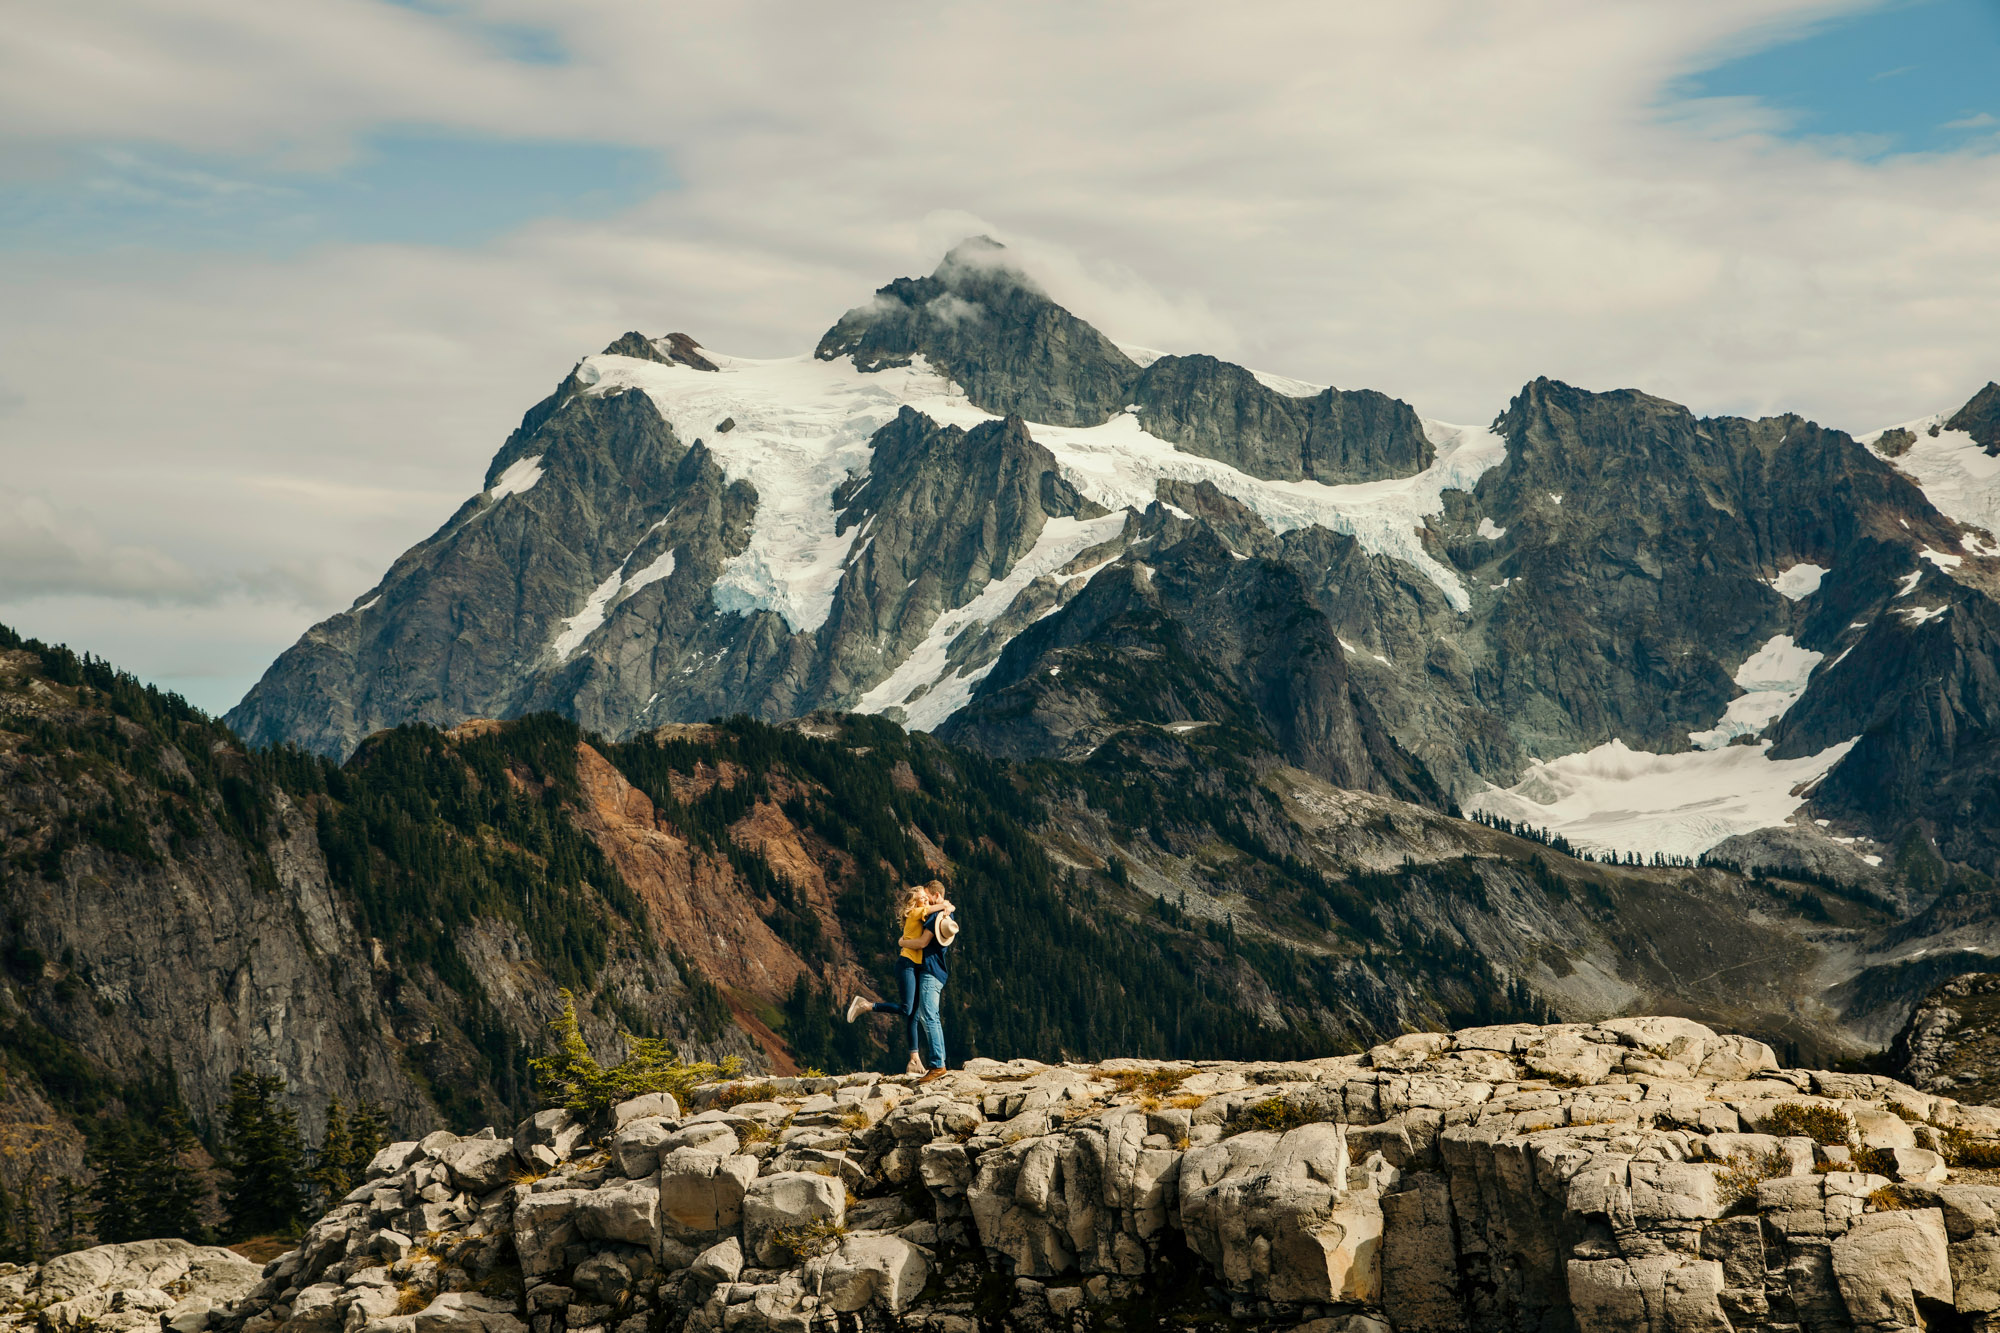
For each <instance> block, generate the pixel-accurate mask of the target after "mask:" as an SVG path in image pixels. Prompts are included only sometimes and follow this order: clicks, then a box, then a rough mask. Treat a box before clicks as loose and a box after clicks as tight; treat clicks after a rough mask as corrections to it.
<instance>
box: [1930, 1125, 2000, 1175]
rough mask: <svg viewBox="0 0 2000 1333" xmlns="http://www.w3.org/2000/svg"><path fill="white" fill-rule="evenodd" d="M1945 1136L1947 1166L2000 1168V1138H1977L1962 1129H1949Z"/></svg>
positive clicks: (1974, 1168) (1978, 1169)
mask: <svg viewBox="0 0 2000 1333" xmlns="http://www.w3.org/2000/svg"><path fill="white" fill-rule="evenodd" d="M1943 1138H1944V1160H1945V1164H1946V1165H1947V1166H1958V1167H1965V1168H1967V1169H1968V1170H1974V1171H1980V1170H1987V1171H1991V1170H2000V1140H1994V1139H1975V1138H1974V1137H1972V1135H1970V1134H1968V1133H1966V1132H1965V1131H1964V1130H1962V1129H1947V1130H1946V1131H1944V1135H1943Z"/></svg>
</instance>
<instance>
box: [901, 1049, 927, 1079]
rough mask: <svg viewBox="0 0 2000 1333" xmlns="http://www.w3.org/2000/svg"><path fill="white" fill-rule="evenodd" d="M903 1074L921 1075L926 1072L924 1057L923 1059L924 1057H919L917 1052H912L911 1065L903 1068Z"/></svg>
mask: <svg viewBox="0 0 2000 1333" xmlns="http://www.w3.org/2000/svg"><path fill="white" fill-rule="evenodd" d="M903 1072H904V1073H905V1074H921V1073H923V1072H924V1057H923V1056H921V1055H918V1054H917V1053H916V1052H915V1051H911V1052H910V1063H909V1064H907V1065H905V1066H903Z"/></svg>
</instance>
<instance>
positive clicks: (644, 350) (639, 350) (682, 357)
mask: <svg viewBox="0 0 2000 1333" xmlns="http://www.w3.org/2000/svg"><path fill="white" fill-rule="evenodd" d="M603 355H605V356H631V357H637V358H638V359H639V360H641V361H657V362H659V363H660V364H661V365H663V366H686V367H687V368H688V369H690V370H717V369H720V367H718V366H717V365H716V364H715V363H714V362H713V361H711V360H709V359H708V358H707V357H705V356H703V355H702V354H701V344H700V343H698V342H696V341H695V340H694V339H693V338H690V337H689V336H688V335H687V334H685V333H669V334H668V335H667V336H666V337H664V338H648V337H647V336H646V335H645V334H643V333H637V332H633V333H627V334H625V335H624V336H623V337H621V338H618V339H616V340H614V341H613V342H612V344H611V345H610V346H609V347H606V348H605V349H604V352H603Z"/></svg>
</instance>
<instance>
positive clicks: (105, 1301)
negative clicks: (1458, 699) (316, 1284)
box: [0, 1240, 259, 1333]
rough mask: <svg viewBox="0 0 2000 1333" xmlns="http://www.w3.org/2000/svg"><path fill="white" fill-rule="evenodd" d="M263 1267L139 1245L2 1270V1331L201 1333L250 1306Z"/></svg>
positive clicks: (202, 1250) (211, 1249)
mask: <svg viewBox="0 0 2000 1333" xmlns="http://www.w3.org/2000/svg"><path fill="white" fill-rule="evenodd" d="M258 1278H259V1269H258V1266H257V1265H256V1264H253V1263H251V1262H250V1261H249V1260H248V1259H245V1258H244V1257H243V1256H242V1255H240V1254H237V1253H236V1252H235V1251H233V1250H225V1249H220V1248H217V1247H215V1246H210V1245H192V1244H189V1243H188V1242H187V1241H184V1240H139V1241H128V1242H126V1243H124V1244H121V1245H99V1246H97V1247H96V1248H95V1249H89V1250H75V1251H72V1252H71V1253H69V1254H64V1255H59V1256H58V1257H56V1258H54V1259H51V1260H49V1261H48V1262H47V1263H44V1264H30V1265H28V1266H26V1267H18V1266H16V1265H13V1264H5V1265H0V1327H5V1328H19V1329H27V1328H34V1329H37V1330H39V1331H40V1333H88V1330H101V1333H152V1331H153V1330H165V1331H166V1333H193V1330H196V1329H201V1328H205V1327H207V1326H208V1322H209V1317H210V1312H211V1311H213V1310H217V1309H222V1308H227V1307H228V1306H230V1305H232V1304H234V1303H236V1302H238V1301H241V1300H243V1299H244V1298H245V1297H246V1296H248V1295H249V1294H250V1292H251V1290H252V1289H253V1288H254V1287H255V1286H256V1285H257V1282H258Z"/></svg>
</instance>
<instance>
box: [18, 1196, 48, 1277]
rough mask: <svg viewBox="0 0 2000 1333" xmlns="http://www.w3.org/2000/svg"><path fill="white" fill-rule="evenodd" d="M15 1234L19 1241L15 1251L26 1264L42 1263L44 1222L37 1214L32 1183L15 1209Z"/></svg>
mask: <svg viewBox="0 0 2000 1333" xmlns="http://www.w3.org/2000/svg"><path fill="white" fill-rule="evenodd" d="M14 1234H15V1236H17V1237H18V1239H17V1240H16V1241H15V1243H14V1249H15V1252H16V1253H17V1254H19V1255H20V1256H21V1258H20V1262H22V1263H24V1264H38V1263H40V1262H41V1261H42V1257H43V1256H42V1220H41V1218H39V1217H38V1216H36V1214H35V1186H34V1182H32V1181H30V1182H29V1183H28V1184H27V1185H26V1187H24V1188H23V1190H22V1192H21V1202H20V1203H19V1204H17V1205H16V1206H15V1208H14Z"/></svg>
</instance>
